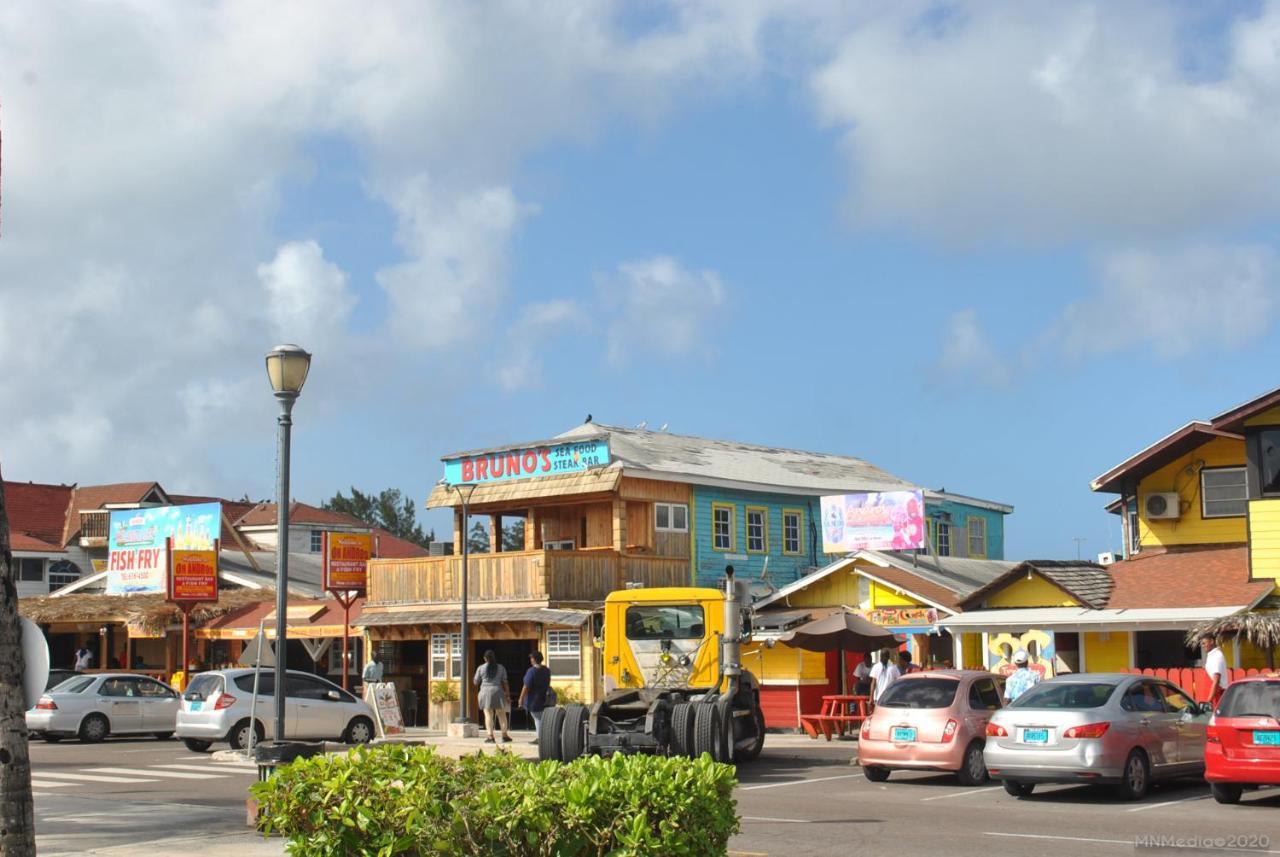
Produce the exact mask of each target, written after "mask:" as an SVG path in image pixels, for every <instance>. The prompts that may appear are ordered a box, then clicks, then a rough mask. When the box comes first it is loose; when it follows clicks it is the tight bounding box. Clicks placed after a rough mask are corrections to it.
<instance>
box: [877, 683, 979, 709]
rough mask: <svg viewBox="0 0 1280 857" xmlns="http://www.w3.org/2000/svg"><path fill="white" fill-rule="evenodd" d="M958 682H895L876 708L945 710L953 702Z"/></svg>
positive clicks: (882, 695)
mask: <svg viewBox="0 0 1280 857" xmlns="http://www.w3.org/2000/svg"><path fill="white" fill-rule="evenodd" d="M959 687H960V682H959V681H958V680H957V679H954V678H915V679H903V680H902V681H895V682H894V683H893V684H891V685H889V687H888V688H887V689H886V690H885V692H884V693H883V694H881V696H880V701H879V702H878V703H876V707H877V708H879V707H884V708H947V707H948V706H950V705H951V703H953V702H955V699H956V689H957V688H959Z"/></svg>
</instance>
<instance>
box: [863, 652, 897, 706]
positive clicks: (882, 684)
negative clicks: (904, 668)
mask: <svg viewBox="0 0 1280 857" xmlns="http://www.w3.org/2000/svg"><path fill="white" fill-rule="evenodd" d="M892 657H893V656H892V654H890V650H889V649H882V650H881V651H880V663H878V664H876V665H875V666H874V667H872V668H871V703H872V704H873V705H875V704H876V703H878V702H880V697H881V696H883V695H884V692H885V691H886V690H888V689H889V685H891V684H893V683H894V682H895V681H897V680H898V679H900V678H902V673H901V672H900V671H899V670H898V666H897V664H895V663H894V662H893V660H892Z"/></svg>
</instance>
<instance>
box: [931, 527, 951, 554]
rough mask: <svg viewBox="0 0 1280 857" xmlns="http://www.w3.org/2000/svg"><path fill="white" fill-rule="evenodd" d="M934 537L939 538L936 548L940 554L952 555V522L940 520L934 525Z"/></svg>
mask: <svg viewBox="0 0 1280 857" xmlns="http://www.w3.org/2000/svg"><path fill="white" fill-rule="evenodd" d="M933 532H934V538H935V539H937V544H935V545H934V546H933V547H934V550H936V551H937V552H938V556H951V522H950V521H938V522H937V524H935V525H934V531H933Z"/></svg>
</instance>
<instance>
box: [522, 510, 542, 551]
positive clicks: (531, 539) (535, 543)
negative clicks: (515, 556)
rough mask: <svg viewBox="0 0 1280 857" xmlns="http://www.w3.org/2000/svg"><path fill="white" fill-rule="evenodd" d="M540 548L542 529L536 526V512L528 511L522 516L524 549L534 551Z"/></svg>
mask: <svg viewBox="0 0 1280 857" xmlns="http://www.w3.org/2000/svg"><path fill="white" fill-rule="evenodd" d="M541 547H542V527H540V526H539V525H538V510H537V509H536V508H533V509H530V510H529V511H528V512H526V513H525V516H524V549H525V550H527V551H536V550H538V549H539V548H541Z"/></svg>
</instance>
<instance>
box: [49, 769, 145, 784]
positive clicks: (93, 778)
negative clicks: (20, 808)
mask: <svg viewBox="0 0 1280 857" xmlns="http://www.w3.org/2000/svg"><path fill="white" fill-rule="evenodd" d="M36 776H38V777H40V778H42V779H44V778H48V779H55V780H83V781H85V782H89V783H154V782H155V780H149V779H147V778H145V777H108V776H103V775H101V774H61V773H58V774H55V773H52V772H49V771H41V772H40V773H38V774H36ZM68 785H70V784H68Z"/></svg>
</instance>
